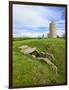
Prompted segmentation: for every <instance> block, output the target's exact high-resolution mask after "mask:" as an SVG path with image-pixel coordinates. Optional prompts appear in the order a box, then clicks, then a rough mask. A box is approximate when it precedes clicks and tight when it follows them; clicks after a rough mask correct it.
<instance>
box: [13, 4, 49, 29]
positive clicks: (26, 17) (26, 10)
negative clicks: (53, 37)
mask: <svg viewBox="0 0 69 90" xmlns="http://www.w3.org/2000/svg"><path fill="white" fill-rule="evenodd" d="M30 8H31V6H28V5H13V25H14V24H15V21H17V22H20V23H21V24H22V23H23V26H27V27H33V28H34V27H40V26H44V27H48V23H49V21H48V20H45V19H43V18H42V17H41V16H40V14H39V13H38V12H36V11H35V10H33V9H32V8H31V9H30Z"/></svg>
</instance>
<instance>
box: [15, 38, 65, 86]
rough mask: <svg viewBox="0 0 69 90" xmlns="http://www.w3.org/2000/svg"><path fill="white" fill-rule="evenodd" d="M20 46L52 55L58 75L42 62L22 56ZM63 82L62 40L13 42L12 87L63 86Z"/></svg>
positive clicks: (28, 56) (63, 57) (63, 51)
mask: <svg viewBox="0 0 69 90" xmlns="http://www.w3.org/2000/svg"><path fill="white" fill-rule="evenodd" d="M22 45H28V46H31V47H36V48H37V49H38V50H39V51H43V52H49V53H52V54H53V55H54V57H55V59H56V60H55V61H54V63H55V65H56V66H57V67H58V75H57V76H56V74H55V72H53V71H52V70H51V68H50V67H49V66H48V65H47V64H46V63H45V62H44V61H39V60H37V59H34V58H33V57H32V56H30V55H24V54H23V53H21V52H20V50H19V48H18V47H20V46H22ZM64 82H65V41H64V39H28V40H14V41H13V86H14V87H16V86H26V85H27V86H28V85H40V84H43V85H47V84H63V83H64Z"/></svg>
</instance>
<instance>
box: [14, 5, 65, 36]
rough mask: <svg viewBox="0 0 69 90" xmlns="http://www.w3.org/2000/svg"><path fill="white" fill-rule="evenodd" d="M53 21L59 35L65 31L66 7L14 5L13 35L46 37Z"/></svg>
mask: <svg viewBox="0 0 69 90" xmlns="http://www.w3.org/2000/svg"><path fill="white" fill-rule="evenodd" d="M51 21H55V23H56V31H57V35H59V36H62V35H63V34H64V33H65V8H64V7H53V6H34V5H18V4H14V5H13V37H41V36H42V35H43V34H44V36H45V37H46V36H47V34H48V33H49V24H50V23H51Z"/></svg>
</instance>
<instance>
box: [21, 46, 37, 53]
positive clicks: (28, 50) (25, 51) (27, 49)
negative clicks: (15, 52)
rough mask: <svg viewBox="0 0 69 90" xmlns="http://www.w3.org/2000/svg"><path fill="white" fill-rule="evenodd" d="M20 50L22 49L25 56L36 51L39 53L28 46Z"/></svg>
mask: <svg viewBox="0 0 69 90" xmlns="http://www.w3.org/2000/svg"><path fill="white" fill-rule="evenodd" d="M19 48H20V49H21V52H23V53H24V54H30V53H32V52H34V51H37V50H36V48H32V47H29V46H27V45H24V46H21V47H19Z"/></svg>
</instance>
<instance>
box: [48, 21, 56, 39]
mask: <svg viewBox="0 0 69 90" xmlns="http://www.w3.org/2000/svg"><path fill="white" fill-rule="evenodd" d="M49 30H50V32H49V37H51V38H56V37H57V35H56V24H55V22H54V21H52V22H51V23H50V25H49Z"/></svg>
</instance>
